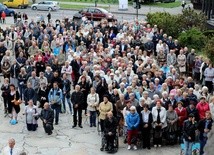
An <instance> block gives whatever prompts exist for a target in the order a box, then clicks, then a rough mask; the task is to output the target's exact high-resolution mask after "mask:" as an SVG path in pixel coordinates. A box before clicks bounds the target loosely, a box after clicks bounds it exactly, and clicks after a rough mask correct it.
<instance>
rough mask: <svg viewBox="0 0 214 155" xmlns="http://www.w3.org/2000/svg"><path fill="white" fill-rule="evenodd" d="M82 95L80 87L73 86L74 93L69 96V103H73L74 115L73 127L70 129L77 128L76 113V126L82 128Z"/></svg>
mask: <svg viewBox="0 0 214 155" xmlns="http://www.w3.org/2000/svg"><path fill="white" fill-rule="evenodd" d="M83 98H84V96H83V93H82V92H81V91H80V86H79V85H76V86H75V91H74V92H73V93H72V95H71V102H72V103H73V108H74V115H73V121H74V125H73V126H72V128H74V127H76V126H77V112H78V125H79V127H80V128H83V127H82V106H83Z"/></svg>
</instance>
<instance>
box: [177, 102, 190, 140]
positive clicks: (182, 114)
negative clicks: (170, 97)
mask: <svg viewBox="0 0 214 155" xmlns="http://www.w3.org/2000/svg"><path fill="white" fill-rule="evenodd" d="M175 112H176V113H177V115H178V132H177V133H178V137H179V138H180V140H181V135H182V133H181V131H182V128H183V123H184V121H185V120H186V118H187V110H186V108H184V107H183V103H182V102H178V103H177V108H175ZM180 142H181V141H180Z"/></svg>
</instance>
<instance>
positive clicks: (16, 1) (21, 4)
mask: <svg viewBox="0 0 214 155" xmlns="http://www.w3.org/2000/svg"><path fill="white" fill-rule="evenodd" d="M3 4H4V5H5V6H7V7H9V8H19V9H24V8H27V7H28V4H29V1H28V0H7V1H4V2H3Z"/></svg>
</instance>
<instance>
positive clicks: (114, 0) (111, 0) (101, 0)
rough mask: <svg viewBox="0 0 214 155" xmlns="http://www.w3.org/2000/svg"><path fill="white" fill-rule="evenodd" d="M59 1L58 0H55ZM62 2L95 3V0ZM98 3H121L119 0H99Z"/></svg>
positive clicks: (63, 0) (65, 0) (64, 0)
mask: <svg viewBox="0 0 214 155" xmlns="http://www.w3.org/2000/svg"><path fill="white" fill-rule="evenodd" d="M54 1H58V0H54ZM58 2H59V3H60V2H78V3H95V0H61V1H58ZM97 4H119V2H118V0H97Z"/></svg>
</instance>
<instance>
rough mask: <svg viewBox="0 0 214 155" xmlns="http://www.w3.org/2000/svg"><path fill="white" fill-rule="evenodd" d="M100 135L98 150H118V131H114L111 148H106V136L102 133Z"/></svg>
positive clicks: (112, 151)
mask: <svg viewBox="0 0 214 155" xmlns="http://www.w3.org/2000/svg"><path fill="white" fill-rule="evenodd" d="M101 136H102V140H101V148H100V151H104V150H105V151H106V152H108V153H116V152H117V151H118V148H119V135H118V133H116V135H115V137H114V142H113V148H107V140H106V136H105V135H104V133H102V134H101ZM109 147H110V146H109Z"/></svg>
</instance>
